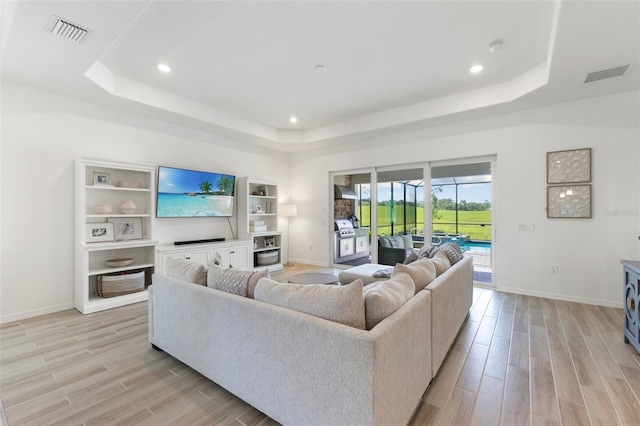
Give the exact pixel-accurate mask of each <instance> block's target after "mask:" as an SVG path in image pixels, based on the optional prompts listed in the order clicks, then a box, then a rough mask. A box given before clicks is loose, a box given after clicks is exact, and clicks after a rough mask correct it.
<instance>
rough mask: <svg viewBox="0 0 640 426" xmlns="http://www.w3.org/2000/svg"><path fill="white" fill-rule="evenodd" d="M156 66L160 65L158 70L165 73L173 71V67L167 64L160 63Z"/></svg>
mask: <svg viewBox="0 0 640 426" xmlns="http://www.w3.org/2000/svg"><path fill="white" fill-rule="evenodd" d="M156 67H158V70H159V71H161V72H164V73H168V72H171V67H170V66H169V65H167V64H158V65H156Z"/></svg>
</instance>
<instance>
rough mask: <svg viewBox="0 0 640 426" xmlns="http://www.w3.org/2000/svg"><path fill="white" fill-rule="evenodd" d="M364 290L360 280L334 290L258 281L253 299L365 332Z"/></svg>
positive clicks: (326, 287)
mask: <svg viewBox="0 0 640 426" xmlns="http://www.w3.org/2000/svg"><path fill="white" fill-rule="evenodd" d="M363 287H364V286H363V284H362V281H361V280H359V279H358V280H355V281H354V282H352V283H351V284H347V285H343V286H336V285H325V284H291V283H278V282H276V281H273V280H271V279H269V278H261V279H260V281H258V285H257V286H256V289H255V293H254V298H255V300H259V301H262V302H267V303H271V304H272V305H277V306H281V307H283V308H288V309H293V310H296V311H299V312H304V313H307V314H310V315H314V316H317V317H320V318H324V319H327V320H329V321H334V322H339V323H341V324H344V325H348V326H351V327H355V328H359V329H362V330H364V328H365V309H364V295H363V291H362V289H363Z"/></svg>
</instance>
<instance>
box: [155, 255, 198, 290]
mask: <svg viewBox="0 0 640 426" xmlns="http://www.w3.org/2000/svg"><path fill="white" fill-rule="evenodd" d="M208 269H209V268H208V267H207V266H206V265H203V264H200V263H196V262H193V261H191V260H187V259H184V258H182V257H170V258H168V259H167V260H165V262H164V270H165V272H166V274H167V275H169V276H170V277H173V278H178V279H179V280H183V281H188V282H190V283H194V284H199V285H207V271H208Z"/></svg>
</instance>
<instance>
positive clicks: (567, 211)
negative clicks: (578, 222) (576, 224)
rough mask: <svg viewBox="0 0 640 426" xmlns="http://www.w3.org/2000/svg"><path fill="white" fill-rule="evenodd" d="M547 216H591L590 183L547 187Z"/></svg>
mask: <svg viewBox="0 0 640 426" xmlns="http://www.w3.org/2000/svg"><path fill="white" fill-rule="evenodd" d="M547 217H548V218H572V219H590V218H591V185H559V186H548V187H547Z"/></svg>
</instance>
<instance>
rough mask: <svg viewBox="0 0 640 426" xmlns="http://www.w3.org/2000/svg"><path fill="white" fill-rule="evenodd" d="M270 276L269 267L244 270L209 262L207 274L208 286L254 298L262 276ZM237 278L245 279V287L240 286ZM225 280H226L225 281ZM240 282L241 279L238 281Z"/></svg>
mask: <svg viewBox="0 0 640 426" xmlns="http://www.w3.org/2000/svg"><path fill="white" fill-rule="evenodd" d="M265 277H269V270H268V269H261V270H259V271H243V270H242V269H235V268H222V267H220V266H216V264H215V263H213V262H212V263H210V264H209V273H208V275H207V281H206V284H207V286H209V287H211V288H215V289H217V290H222V291H227V292H229V293H234V294H240V295H242V296H246V297H250V298H253V292H254V289H255V288H256V284H258V280H259V279H260V278H265ZM237 280H243V281H242V282H243V284H242V286H243V287H244V289H243V288H240V287H238V285H239V284H238V283H236V281H237ZM223 281H224V282H223ZM238 282H240V281H238Z"/></svg>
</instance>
